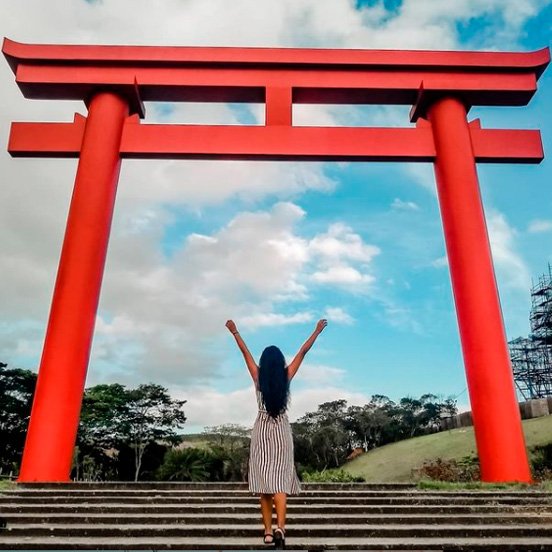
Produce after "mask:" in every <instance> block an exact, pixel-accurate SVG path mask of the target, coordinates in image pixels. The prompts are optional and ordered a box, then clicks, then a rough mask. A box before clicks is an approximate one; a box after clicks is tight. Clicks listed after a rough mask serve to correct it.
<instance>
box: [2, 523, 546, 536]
mask: <svg viewBox="0 0 552 552" xmlns="http://www.w3.org/2000/svg"><path fill="white" fill-rule="evenodd" d="M527 531H528V528H527V526H526V525H520V524H490V525H475V526H474V525H461V524H440V525H435V524H429V525H428V524H425V525H424V524H412V525H407V526H405V525H402V524H389V525H384V526H382V525H377V524H365V525H363V526H357V525H343V524H339V525H338V524H335V523H333V524H331V525H322V526H312V525H302V524H298V523H293V522H290V523H286V532H287V533H289V534H292V535H294V537H296V538H300V537H307V536H311V535H312V536H317V537H318V538H322V537H324V536H334V537H338V536H339V537H353V536H354V537H358V538H368V537H370V538H376V537H377V538H384V537H388V538H391V537H393V538H399V537H402V538H410V537H434V538H437V537H441V538H445V537H448V538H452V537H459V538H467V537H478V538H489V537H502V538H507V537H520V538H521V537H524V536H527ZM258 533H259V522H257V523H251V524H247V525H239V526H236V525H235V524H226V525H224V524H220V525H206V524H197V523H195V524H166V525H163V526H159V525H155V524H143V525H123V524H113V525H110V524H103V525H97V526H94V525H89V524H53V523H48V524H40V523H32V524H17V525H13V526H9V525H8V526H7V527H6V528H5V529H3V530H2V535H4V534H5V535H6V536H20V537H24V536H31V535H35V536H39V535H51V536H89V537H100V536H106V537H107V536H109V537H117V536H127V537H140V536H150V537H157V536H159V537H169V536H171V537H191V536H195V537H202V536H207V535H210V536H213V537H215V536H217V537H221V538H225V537H228V536H236V537H239V536H243V537H246V536H254V535H257V534H258ZM531 535H532V536H535V537H536V536H540V537H543V538H550V539H552V524H545V523H543V524H540V525H539V526H537V527H535V526H533V525H532V526H531Z"/></svg>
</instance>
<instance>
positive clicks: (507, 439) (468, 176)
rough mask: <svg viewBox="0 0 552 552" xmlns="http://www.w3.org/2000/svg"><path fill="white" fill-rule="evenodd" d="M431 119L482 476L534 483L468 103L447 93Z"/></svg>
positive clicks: (442, 213)
mask: <svg viewBox="0 0 552 552" xmlns="http://www.w3.org/2000/svg"><path fill="white" fill-rule="evenodd" d="M429 120H430V121H431V126H432V129H433V136H434V139H435V150H436V157H435V176H436V180H437V192H438V197H439V207H440V209H441V217H442V220H443V228H444V233H445V243H446V248H447V257H448V262H449V267H450V275H451V280H452V289H453V293H454V300H455V304H456V315H457V318H458V326H459V329H460V340H461V343H462V351H463V355H464V365H465V369H466V379H467V382H468V389H469V394H470V404H471V409H472V418H473V421H474V427H476V428H477V431H476V432H475V438H476V442H477V451H478V455H479V463H480V468H481V479H482V480H483V481H524V482H529V481H531V471H530V469H529V463H528V461H527V453H526V449H525V438H524V435H523V430H522V426H521V423H520V413H519V407H518V402H517V398H516V394H515V390H514V385H513V381H512V368H511V366H510V355H509V352H508V346H507V342H506V335H505V331H504V324H503V321H502V312H501V308H500V301H499V296H498V290H497V287H496V280H495V275H494V270H493V261H492V256H491V249H490V245H489V238H488V235H487V227H486V224H485V215H484V212H483V205H482V203H481V196H480V191H479V182H478V179H477V171H476V166H475V159H474V155H473V148H472V143H471V138H470V132H469V126H468V122H467V120H466V108H465V107H464V105H463V104H462V102H461V101H459V100H458V99H456V98H451V97H446V98H442V99H440V100H437V101H436V102H435V103H433V104H432V105H431V107H430V108H429ZM476 424H477V425H476ZM506 450H507V451H509V452H508V454H502V453H500V451H506Z"/></svg>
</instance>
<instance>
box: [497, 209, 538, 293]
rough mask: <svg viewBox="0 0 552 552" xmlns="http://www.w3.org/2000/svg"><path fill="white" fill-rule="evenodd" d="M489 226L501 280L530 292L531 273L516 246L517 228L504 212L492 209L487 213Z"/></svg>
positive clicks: (510, 285)
mask: <svg viewBox="0 0 552 552" xmlns="http://www.w3.org/2000/svg"><path fill="white" fill-rule="evenodd" d="M487 226H488V231H489V241H490V243H491V250H492V253H493V260H494V264H495V267H496V269H497V272H498V273H499V276H500V279H501V282H502V283H503V284H504V285H506V286H508V287H511V288H516V289H518V290H520V291H522V292H524V293H528V290H529V287H530V285H531V275H530V272H529V268H528V267H527V265H526V263H525V261H524V259H523V257H522V256H521V254H520V253H519V252H518V251H517V248H516V243H515V242H516V236H517V230H516V229H515V228H514V227H513V226H510V224H509V223H508V221H507V220H506V217H505V215H504V214H503V213H500V212H498V211H496V210H492V209H491V210H490V212H489V214H488V215H487Z"/></svg>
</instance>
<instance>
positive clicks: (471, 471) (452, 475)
mask: <svg viewBox="0 0 552 552" xmlns="http://www.w3.org/2000/svg"><path fill="white" fill-rule="evenodd" d="M414 476H415V477H418V478H420V479H429V480H434V481H450V482H452V481H455V482H461V481H462V482H468V481H479V479H480V477H481V476H480V470H479V460H478V459H477V458H474V457H473V456H464V457H463V458H461V459H459V460H455V459H443V458H435V459H433V460H427V461H426V462H424V463H423V464H422V466H421V467H419V468H417V469H416V470H414Z"/></svg>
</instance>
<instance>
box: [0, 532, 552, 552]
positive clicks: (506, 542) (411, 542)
mask: <svg viewBox="0 0 552 552" xmlns="http://www.w3.org/2000/svg"><path fill="white" fill-rule="evenodd" d="M0 545H1V546H3V547H5V548H7V549H10V550H17V549H19V550H22V549H23V550H33V549H34V550H46V549H50V550H63V549H65V550H68V549H82V550H97V549H112V550H115V549H119V550H121V549H122V550H139V549H142V550H144V549H145V550H169V549H173V550H212V551H215V550H216V551H217V552H219V551H220V550H221V549H222V550H266V549H267V548H268V547H266V546H263V545H262V533H261V532H259V536H255V537H225V538H213V537H171V538H167V537H155V538H144V537H139V538H129V537H109V538H99V537H97V538H94V539H90V538H87V537H64V538H59V537H49V538H47V539H44V538H37V537H23V538H20V537H17V538H7V537H2V536H1V534H0ZM328 549H332V550H380V551H382V550H395V551H397V550H401V551H406V550H417V551H422V550H439V551H442V550H444V549H445V550H447V551H448V550H470V551H475V550H480V551H485V552H489V550H493V551H497V552H498V551H505V550H508V551H520V552H521V551H535V550H552V538H541V537H525V538H517V537H516V538H496V537H493V538H487V539H485V541H481V540H480V539H474V538H458V537H454V538H434V537H430V538H427V537H420V538H408V539H401V538H358V537H353V538H348V537H324V538H316V537H304V538H297V537H286V550H290V551H292V550H303V551H305V552H306V551H314V550H328Z"/></svg>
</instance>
